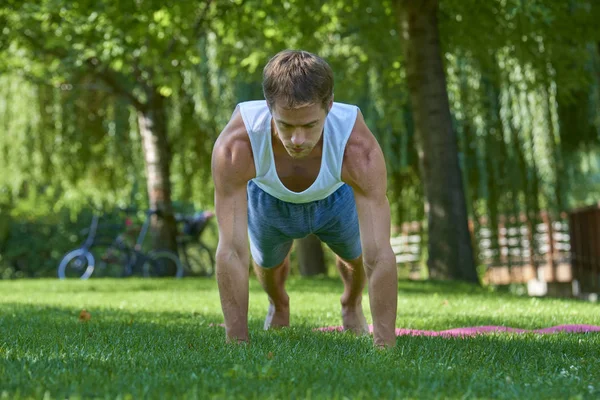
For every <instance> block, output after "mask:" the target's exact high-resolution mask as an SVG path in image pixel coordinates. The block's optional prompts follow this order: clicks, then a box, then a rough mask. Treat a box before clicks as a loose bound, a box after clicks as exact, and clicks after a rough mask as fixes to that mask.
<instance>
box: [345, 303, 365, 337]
mask: <svg viewBox="0 0 600 400" xmlns="http://www.w3.org/2000/svg"><path fill="white" fill-rule="evenodd" d="M342 324H343V326H344V330H345V331H352V332H354V333H356V334H357V335H367V334H368V333H369V326H368V325H367V319H366V318H365V314H364V313H363V310H362V307H361V306H360V305H358V306H356V307H342Z"/></svg>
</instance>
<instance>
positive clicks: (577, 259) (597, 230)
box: [569, 203, 600, 293]
mask: <svg viewBox="0 0 600 400" xmlns="http://www.w3.org/2000/svg"><path fill="white" fill-rule="evenodd" d="M569 225H570V230H569V231H570V235H571V243H572V249H571V260H572V267H573V277H574V279H575V280H576V281H577V282H578V285H579V290H580V291H581V293H600V203H599V204H597V205H594V206H590V207H585V208H580V209H577V210H573V211H572V212H571V213H570V214H569Z"/></svg>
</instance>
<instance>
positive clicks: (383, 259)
mask: <svg viewBox="0 0 600 400" xmlns="http://www.w3.org/2000/svg"><path fill="white" fill-rule="evenodd" d="M363 265H364V268H365V271H366V273H367V276H368V275H370V274H371V273H372V272H373V271H375V270H376V269H380V268H383V269H391V268H393V269H395V268H396V256H395V255H394V251H393V250H392V248H391V247H390V248H384V249H379V250H378V251H372V252H371V251H365V252H364V254H363Z"/></svg>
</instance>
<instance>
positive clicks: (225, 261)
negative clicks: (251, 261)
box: [215, 246, 249, 267]
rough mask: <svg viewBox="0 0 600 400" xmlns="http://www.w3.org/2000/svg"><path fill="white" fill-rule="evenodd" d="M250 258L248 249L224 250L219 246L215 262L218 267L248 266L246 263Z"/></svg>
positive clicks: (229, 248)
mask: <svg viewBox="0 0 600 400" xmlns="http://www.w3.org/2000/svg"><path fill="white" fill-rule="evenodd" d="M248 257H249V255H248V250H246V249H236V248H235V247H228V248H223V247H221V246H219V248H218V249H217V254H216V256H215V261H216V263H217V267H223V266H231V265H239V264H248V263H247V262H246V261H245V260H247V259H248Z"/></svg>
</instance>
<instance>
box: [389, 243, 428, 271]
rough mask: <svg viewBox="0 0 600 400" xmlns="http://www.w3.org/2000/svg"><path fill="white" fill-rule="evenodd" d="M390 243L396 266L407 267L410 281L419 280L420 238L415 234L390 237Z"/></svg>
mask: <svg viewBox="0 0 600 400" xmlns="http://www.w3.org/2000/svg"><path fill="white" fill-rule="evenodd" d="M390 243H391V245H392V250H393V251H394V254H395V255H396V264H397V265H399V266H408V274H409V278H410V279H421V266H420V261H421V237H420V236H419V235H416V234H413V235H410V234H408V235H406V234H405V235H401V236H392V238H391V239H390Z"/></svg>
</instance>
